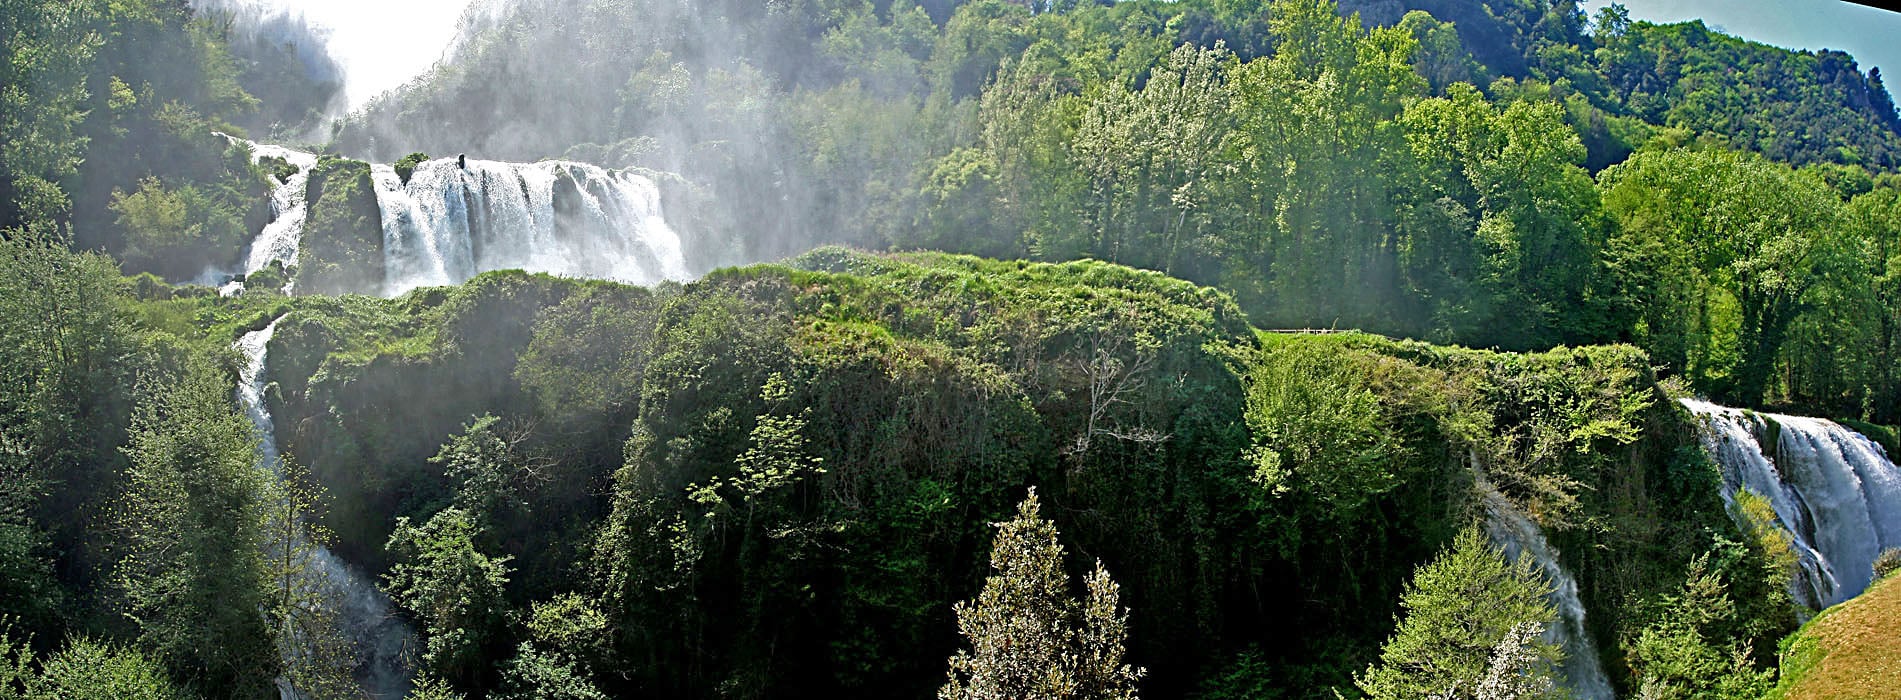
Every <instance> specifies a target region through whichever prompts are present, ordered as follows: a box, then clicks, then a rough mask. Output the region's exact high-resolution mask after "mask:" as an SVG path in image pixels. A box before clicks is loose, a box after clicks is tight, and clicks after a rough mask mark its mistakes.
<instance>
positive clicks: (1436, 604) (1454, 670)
mask: <svg viewBox="0 0 1901 700" xmlns="http://www.w3.org/2000/svg"><path fill="white" fill-rule="evenodd" d="M1534 566H1535V564H1533V563H1532V561H1531V559H1530V558H1529V557H1524V556H1520V557H1519V558H1518V561H1517V562H1508V561H1506V559H1505V556H1504V552H1503V551H1502V550H1500V549H1499V548H1498V547H1496V546H1493V545H1492V544H1491V543H1490V542H1488V541H1486V539H1485V535H1484V533H1482V532H1481V531H1480V530H1479V528H1478V527H1476V526H1475V527H1469V528H1466V530H1465V531H1463V532H1461V533H1459V535H1458V537H1456V538H1454V539H1453V541H1452V544H1451V545H1450V546H1449V547H1448V548H1447V549H1445V550H1444V551H1442V552H1440V554H1439V556H1438V557H1435V558H1434V559H1433V560H1432V561H1431V562H1428V563H1426V564H1424V565H1422V566H1420V567H1419V568H1418V569H1417V570H1415V571H1414V572H1413V579H1412V582H1411V583H1408V584H1407V586H1406V593H1405V595H1404V596H1403V597H1401V598H1400V602H1399V604H1400V608H1401V610H1402V611H1403V614H1402V616H1401V617H1400V619H1399V629H1397V630H1395V631H1394V632H1393V636H1392V637H1391V638H1390V639H1388V640H1387V641H1386V645H1385V646H1384V647H1382V648H1381V649H1380V660H1379V661H1378V662H1375V663H1374V664H1373V665H1372V666H1371V667H1369V668H1368V669H1367V670H1366V673H1365V674H1363V675H1361V676H1359V677H1357V678H1356V679H1355V684H1356V685H1358V686H1359V687H1360V690H1362V691H1364V692H1365V693H1366V694H1367V695H1368V696H1369V697H1372V698H1375V699H1376V700H1388V699H1391V700H1398V699H1401V698H1434V697H1452V698H1470V697H1475V696H1474V693H1476V692H1477V691H1478V688H1479V687H1480V684H1481V683H1482V682H1483V681H1484V679H1485V678H1486V676H1487V674H1488V669H1490V668H1491V667H1492V665H1493V663H1492V662H1493V656H1494V654H1495V650H1498V649H1500V647H1501V645H1502V644H1503V643H1504V642H1505V641H1506V640H1507V637H1508V636H1510V635H1511V633H1512V630H1513V629H1514V628H1518V627H1519V626H1520V625H1525V624H1531V625H1535V626H1537V627H1538V628H1539V629H1540V630H1542V629H1543V628H1544V626H1546V625H1549V624H1551V623H1552V621H1554V620H1555V619H1557V613H1556V612H1555V611H1554V610H1553V608H1552V607H1551V603H1550V601H1548V600H1546V596H1547V595H1549V594H1550V593H1551V583H1550V582H1548V581H1546V580H1544V578H1543V577H1542V576H1541V575H1539V574H1538V573H1537V572H1536V571H1535V570H1534V568H1533V567H1534ZM1530 645H1531V647H1532V648H1533V649H1534V650H1535V654H1536V656H1537V657H1538V659H1539V660H1540V661H1541V662H1542V663H1541V664H1538V665H1537V667H1536V668H1535V669H1533V670H1532V671H1531V672H1532V673H1533V674H1535V675H1540V676H1548V675H1549V674H1550V673H1551V672H1552V671H1551V668H1552V665H1553V664H1555V663H1556V662H1557V661H1558V659H1559V658H1560V655H1561V654H1562V652H1561V651H1560V650H1559V649H1558V648H1557V647H1555V646H1553V645H1551V644H1549V643H1546V642H1542V641H1538V642H1531V643H1530ZM1546 697H1551V696H1546Z"/></svg>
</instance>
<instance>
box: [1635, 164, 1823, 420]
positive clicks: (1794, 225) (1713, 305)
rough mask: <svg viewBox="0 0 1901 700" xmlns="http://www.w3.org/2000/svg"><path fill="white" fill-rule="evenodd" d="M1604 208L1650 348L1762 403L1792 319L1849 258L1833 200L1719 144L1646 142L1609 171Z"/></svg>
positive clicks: (1714, 384) (1718, 390)
mask: <svg viewBox="0 0 1901 700" xmlns="http://www.w3.org/2000/svg"><path fill="white" fill-rule="evenodd" d="M1600 186H1601V188H1602V189H1603V191H1604V198H1605V206H1606V208H1607V209H1608V210H1609V211H1610V212H1611V213H1612V214H1613V215H1614V216H1616V217H1617V218H1618V219H1619V220H1620V221H1621V222H1622V223H1623V230H1622V232H1621V233H1620V234H1619V237H1618V238H1617V239H1615V240H1614V241H1613V242H1612V245H1613V247H1614V248H1615V249H1616V252H1615V253H1613V255H1614V256H1615V257H1617V258H1619V259H1620V263H1619V264H1620V265H1622V266H1624V267H1625V270H1626V274H1631V275H1633V276H1634V277H1636V278H1640V279H1653V280H1658V283H1657V284H1655V285H1654V286H1652V287H1651V288H1650V289H1649V290H1648V291H1647V292H1645V293H1643V294H1640V295H1637V296H1636V297H1635V298H1634V299H1633V301H1635V302H1636V303H1637V304H1638V305H1639V309H1640V311H1639V320H1638V324H1639V325H1638V334H1639V338H1640V343H1642V344H1643V345H1644V346H1645V347H1646V349H1647V350H1649V351H1650V352H1651V354H1652V355H1653V356H1655V357H1657V358H1658V359H1660V360H1663V361H1665V362H1668V363H1670V364H1671V365H1673V366H1677V367H1681V368H1683V370H1684V371H1685V372H1686V373H1687V374H1688V375H1689V377H1690V379H1691V383H1692V384H1693V385H1695V386H1697V387H1699V388H1702V389H1704V390H1705V391H1709V392H1711V393H1712V394H1713V395H1715V396H1718V397H1721V398H1723V399H1725V400H1727V401H1731V402H1735V403H1740V404H1743V405H1750V406H1754V405H1759V404H1760V403H1761V402H1762V401H1763V399H1764V398H1765V395H1766V393H1767V392H1768V391H1769V389H1770V381H1771V379H1772V376H1773V369H1774V367H1775V363H1776V360H1777V358H1778V354H1779V353H1780V352H1781V350H1782V348H1783V343H1784V341H1785V339H1786V338H1787V337H1788V333H1789V330H1790V327H1791V325H1792V324H1793V323H1795V322H1796V320H1797V319H1798V317H1800V316H1801V314H1802V313H1803V312H1804V311H1805V310H1806V309H1807V308H1808V305H1809V304H1811V303H1812V298H1813V295H1814V294H1816V293H1818V292H1820V291H1822V290H1825V289H1827V288H1828V286H1829V285H1830V284H1831V283H1832V282H1836V281H1840V280H1841V279H1842V274H1841V271H1842V270H1845V269H1847V268H1848V267H1849V266H1850V265H1852V264H1853V263H1852V260H1853V254H1854V250H1855V248H1854V246H1853V244H1852V242H1851V241H1852V239H1849V238H1847V237H1846V236H1843V235H1842V234H1841V227H1840V219H1841V206H1840V200H1839V198H1837V197H1836V196H1835V195H1834V194H1833V193H1832V192H1830V191H1829V190H1828V189H1827V187H1826V186H1825V185H1823V184H1822V183H1821V182H1819V181H1816V180H1814V179H1812V178H1810V177H1807V176H1804V175H1802V174H1800V173H1797V172H1795V171H1793V170H1791V169H1790V168H1789V167H1788V166H1784V165H1779V164H1775V163H1772V162H1769V161H1766V160H1763V159H1761V158H1757V157H1753V156H1747V155H1743V154H1739V153H1734V152H1727V151H1714V150H1686V149H1670V150H1657V151H1646V152H1642V153H1638V154H1637V155H1635V156H1633V157H1632V158H1631V159H1630V161H1628V162H1626V163H1624V164H1622V165H1619V166H1616V167H1614V168H1611V169H1609V170H1606V171H1605V172H1604V173H1603V175H1602V178H1601V181H1600Z"/></svg>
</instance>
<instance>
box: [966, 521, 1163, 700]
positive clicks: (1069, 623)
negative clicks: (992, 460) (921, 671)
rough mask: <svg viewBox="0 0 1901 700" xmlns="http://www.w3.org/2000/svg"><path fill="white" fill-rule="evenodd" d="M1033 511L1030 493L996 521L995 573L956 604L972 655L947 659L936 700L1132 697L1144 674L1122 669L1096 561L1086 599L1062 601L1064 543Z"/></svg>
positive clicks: (1117, 618) (1121, 630)
mask: <svg viewBox="0 0 1901 700" xmlns="http://www.w3.org/2000/svg"><path fill="white" fill-rule="evenodd" d="M1041 508H1042V506H1041V504H1040V503H1039V502H1038V501H1037V499H1036V489H1034V488H1032V489H1030V495H1029V496H1028V497H1026V498H1024V499H1023V502H1022V503H1021V504H1019V505H1018V506H1017V514H1016V517H1015V518H1013V519H1011V520H1010V521H1008V522H1003V523H998V524H997V528H998V531H997V541H996V543H995V544H994V545H992V546H991V549H990V568H991V570H992V571H994V572H995V573H993V574H992V575H991V576H990V578H989V579H987V580H985V581H984V587H983V591H982V592H981V593H979V594H977V597H976V598H975V599H972V600H970V601H966V602H962V603H958V604H957V628H958V630H959V631H960V632H962V633H963V635H964V637H965V638H967V639H968V640H969V641H970V645H971V648H970V649H969V650H960V651H958V652H957V654H956V655H954V656H952V657H951V660H950V683H948V684H946V685H945V686H944V687H943V688H942V689H941V690H939V691H938V693H937V695H938V697H939V698H943V699H944V700H952V699H954V698H993V697H1017V698H1039V699H1045V698H1118V699H1123V700H1133V698H1135V697H1136V693H1135V684H1136V682H1137V681H1139V680H1141V678H1142V674H1143V671H1142V669H1140V668H1132V667H1130V666H1129V665H1127V664H1124V663H1122V644H1123V640H1124V639H1125V638H1127V636H1128V612H1127V611H1126V610H1124V609H1122V608H1121V607H1120V603H1119V600H1120V597H1119V589H1118V587H1117V586H1116V584H1115V581H1114V580H1112V579H1110V578H1109V574H1108V572H1107V571H1106V570H1104V569H1103V568H1102V562H1100V561H1098V562H1096V570H1095V572H1094V573H1093V574H1091V575H1090V576H1089V577H1088V578H1087V579H1086V588H1087V589H1088V591H1089V597H1088V599H1087V601H1086V602H1083V601H1077V600H1076V599H1074V598H1072V597H1070V596H1071V594H1070V592H1069V574H1067V573H1065V572H1064V571H1063V546H1062V544H1060V543H1058V542H1057V532H1056V526H1055V524H1053V523H1051V522H1049V521H1047V520H1044V519H1043V517H1042V511H1041Z"/></svg>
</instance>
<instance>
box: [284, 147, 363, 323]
mask: <svg viewBox="0 0 1901 700" xmlns="http://www.w3.org/2000/svg"><path fill="white" fill-rule="evenodd" d="M308 201H309V207H310V210H309V215H308V216H309V218H308V219H306V220H305V222H304V230H303V240H302V242H301V243H300V244H299V246H298V254H297V273H296V279H297V290H298V291H299V292H302V293H305V294H344V293H347V292H362V291H365V290H369V291H374V290H376V289H379V288H380V287H381V286H382V284H383V213H382V210H381V209H379V208H378V207H377V204H376V184H375V183H374V182H373V181H371V179H370V164H369V163H365V162H362V161H356V160H349V159H346V158H324V159H322V160H320V161H318V162H317V168H316V170H315V171H314V172H312V173H311V175H310V190H309V200H308Z"/></svg>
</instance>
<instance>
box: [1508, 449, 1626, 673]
mask: <svg viewBox="0 0 1901 700" xmlns="http://www.w3.org/2000/svg"><path fill="white" fill-rule="evenodd" d="M1478 488H1479V493H1480V496H1479V497H1480V501H1481V502H1482V503H1484V505H1485V513H1486V516H1487V517H1486V519H1485V532H1486V534H1487V535H1490V536H1491V538H1492V541H1493V542H1494V543H1496V544H1498V545H1499V546H1500V547H1503V548H1504V549H1505V556H1507V557H1510V558H1513V559H1516V558H1518V557H1521V556H1528V557H1531V560H1532V562H1533V564H1534V565H1535V566H1536V567H1537V569H1538V570H1539V571H1540V572H1543V573H1544V575H1545V578H1546V580H1548V581H1550V582H1551V587H1552V591H1551V597H1550V601H1551V605H1552V607H1554V608H1556V609H1557V611H1558V619H1557V621H1556V622H1554V623H1553V624H1551V625H1549V626H1547V627H1546V628H1545V632H1544V639H1545V641H1547V642H1550V643H1552V644H1555V645H1557V646H1558V647H1559V648H1562V649H1564V664H1563V666H1562V668H1560V669H1559V670H1560V671H1561V672H1562V673H1563V676H1564V677H1563V679H1562V681H1561V684H1562V685H1563V686H1564V687H1565V688H1566V689H1567V690H1569V691H1571V697H1573V698H1576V699H1577V700H1612V698H1615V697H1617V694H1616V692H1615V691H1613V690H1611V681H1610V677H1609V676H1607V675H1605V673H1604V665H1603V662H1601V661H1599V660H1598V658H1597V644H1596V643H1594V642H1592V641H1591V632H1590V630H1589V629H1587V628H1586V627H1585V626H1584V601H1583V600H1581V599H1579V598H1578V581H1577V579H1575V578H1572V576H1571V573H1570V572H1568V571H1565V570H1564V566H1563V565H1561V564H1559V563H1558V553H1557V551H1556V550H1554V549H1552V548H1551V544H1550V543H1549V542H1546V541H1545V535H1544V531H1543V530H1541V529H1539V527H1538V524H1537V523H1534V522H1532V521H1531V519H1530V518H1527V517H1525V514H1524V513H1522V512H1520V511H1519V510H1518V508H1517V506H1514V505H1512V502H1511V501H1510V500H1508V499H1506V498H1505V496H1504V494H1501V493H1499V492H1498V489H1495V488H1492V486H1491V485H1490V484H1489V483H1486V482H1485V481H1484V479H1483V477H1481V478H1480V480H1479V485H1478Z"/></svg>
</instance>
